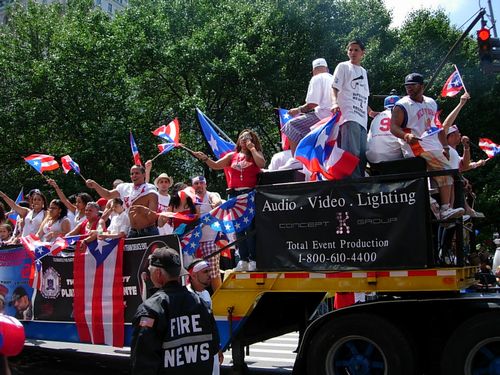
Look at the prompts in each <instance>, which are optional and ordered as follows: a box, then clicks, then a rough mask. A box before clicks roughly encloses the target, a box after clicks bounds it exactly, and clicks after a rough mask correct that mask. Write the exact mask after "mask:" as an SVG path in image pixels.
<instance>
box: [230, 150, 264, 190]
mask: <svg viewBox="0 0 500 375" xmlns="http://www.w3.org/2000/svg"><path fill="white" fill-rule="evenodd" d="M227 172H228V173H227V187H228V188H230V189H237V188H254V187H255V186H256V185H257V177H258V175H259V173H260V168H259V167H258V166H257V164H255V161H254V160H253V157H251V156H247V155H245V154H243V153H241V152H235V153H234V154H233V156H232V158H231V165H230V166H229V168H227Z"/></svg>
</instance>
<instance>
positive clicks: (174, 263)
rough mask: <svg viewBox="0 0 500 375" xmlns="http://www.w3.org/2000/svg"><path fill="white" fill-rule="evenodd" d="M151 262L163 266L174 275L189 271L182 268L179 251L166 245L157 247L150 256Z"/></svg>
mask: <svg viewBox="0 0 500 375" xmlns="http://www.w3.org/2000/svg"><path fill="white" fill-rule="evenodd" d="M149 264H150V265H151V266H155V267H160V268H163V269H164V270H166V271H167V272H168V273H169V274H170V275H172V276H174V277H175V276H181V275H186V274H187V271H186V270H185V269H184V268H182V264H181V257H180V255H179V253H178V252H177V251H175V250H174V249H172V248H170V247H166V246H165V247H159V248H157V249H155V251H153V254H151V256H150V258H149Z"/></svg>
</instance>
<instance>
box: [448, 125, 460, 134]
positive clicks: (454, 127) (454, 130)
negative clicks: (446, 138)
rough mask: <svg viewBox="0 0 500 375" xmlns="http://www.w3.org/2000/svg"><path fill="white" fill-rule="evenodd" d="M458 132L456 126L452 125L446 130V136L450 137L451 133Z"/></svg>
mask: <svg viewBox="0 0 500 375" xmlns="http://www.w3.org/2000/svg"><path fill="white" fill-rule="evenodd" d="M457 131H458V126H456V125H452V126H450V127H449V128H448V132H447V133H446V135H450V134H451V133H454V132H457Z"/></svg>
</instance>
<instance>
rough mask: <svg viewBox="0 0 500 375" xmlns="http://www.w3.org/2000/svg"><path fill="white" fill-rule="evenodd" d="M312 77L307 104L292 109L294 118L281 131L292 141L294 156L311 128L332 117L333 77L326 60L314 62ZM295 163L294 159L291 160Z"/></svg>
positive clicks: (290, 111)
mask: <svg viewBox="0 0 500 375" xmlns="http://www.w3.org/2000/svg"><path fill="white" fill-rule="evenodd" d="M312 75H313V77H312V78H311V80H310V81H309V87H308V88H307V95H306V102H305V104H303V105H301V106H299V107H295V108H292V109H290V110H289V111H288V114H289V115H290V116H291V117H293V119H291V120H290V121H288V122H287V123H286V124H285V125H284V126H283V128H282V129H281V130H282V131H283V133H285V135H286V136H287V137H288V139H289V141H290V149H291V150H292V155H295V149H296V148H297V144H298V143H299V142H300V140H301V139H302V138H304V136H305V135H306V134H307V133H309V131H310V130H311V127H312V126H313V125H314V124H315V123H317V122H318V121H319V120H321V119H323V118H325V117H328V116H330V115H331V113H330V107H331V106H332V98H331V87H332V82H333V77H332V75H331V74H330V73H329V71H328V64H327V63H326V60H325V59H324V58H319V59H316V60H314V61H313V62H312ZM290 161H292V162H293V161H294V159H290Z"/></svg>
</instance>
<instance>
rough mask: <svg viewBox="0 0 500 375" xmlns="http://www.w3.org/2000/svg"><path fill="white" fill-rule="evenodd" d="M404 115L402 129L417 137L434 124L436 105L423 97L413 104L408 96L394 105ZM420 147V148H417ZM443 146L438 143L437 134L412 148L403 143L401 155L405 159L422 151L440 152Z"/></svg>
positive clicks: (430, 99)
mask: <svg viewBox="0 0 500 375" xmlns="http://www.w3.org/2000/svg"><path fill="white" fill-rule="evenodd" d="M396 105H397V106H398V107H400V108H401V109H402V110H403V112H404V113H405V116H404V118H405V121H404V122H403V126H402V128H403V129H404V128H407V129H410V130H411V133H412V134H413V135H415V136H417V137H421V136H422V134H423V133H424V132H425V131H426V130H428V129H429V128H430V127H431V125H433V124H434V117H435V115H436V111H437V104H436V102H435V101H434V99H432V98H429V97H427V96H424V98H423V100H422V102H421V103H419V102H415V101H413V100H411V99H410V97H409V96H405V97H404V98H402V99H400V100H398V102H397V103H396ZM419 146H420V147H419ZM442 150H443V145H442V144H441V142H440V141H439V138H438V133H435V134H434V135H431V136H428V137H425V138H422V140H420V141H418V145H416V146H415V145H414V146H413V148H412V147H411V146H410V145H409V144H408V143H406V142H404V143H403V155H404V157H405V158H408V157H414V156H418V155H420V154H421V153H422V152H423V151H442Z"/></svg>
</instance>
